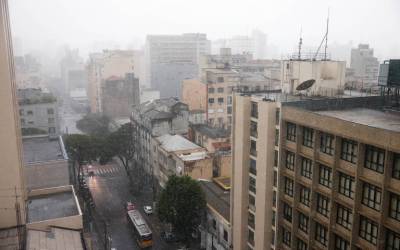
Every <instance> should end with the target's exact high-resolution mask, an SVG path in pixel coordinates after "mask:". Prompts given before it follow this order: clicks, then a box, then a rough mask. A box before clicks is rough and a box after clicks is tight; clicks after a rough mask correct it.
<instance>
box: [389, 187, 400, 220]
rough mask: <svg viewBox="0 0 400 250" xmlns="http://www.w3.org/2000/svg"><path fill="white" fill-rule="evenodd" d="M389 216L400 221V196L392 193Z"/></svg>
mask: <svg viewBox="0 0 400 250" xmlns="http://www.w3.org/2000/svg"><path fill="white" fill-rule="evenodd" d="M389 217H391V218H393V219H395V220H398V221H400V196H399V195H397V194H394V193H390V207H389Z"/></svg>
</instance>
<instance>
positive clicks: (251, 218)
mask: <svg viewBox="0 0 400 250" xmlns="http://www.w3.org/2000/svg"><path fill="white" fill-rule="evenodd" d="M255 221H256V219H255V217H254V214H253V213H251V212H249V213H248V219H247V224H249V227H251V228H253V229H254V225H255Z"/></svg>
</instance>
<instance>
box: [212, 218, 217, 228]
mask: <svg viewBox="0 0 400 250" xmlns="http://www.w3.org/2000/svg"><path fill="white" fill-rule="evenodd" d="M212 228H213V229H214V230H217V221H216V220H215V219H213V220H212Z"/></svg>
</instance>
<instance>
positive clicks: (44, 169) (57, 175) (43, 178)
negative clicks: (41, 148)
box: [24, 160, 70, 190]
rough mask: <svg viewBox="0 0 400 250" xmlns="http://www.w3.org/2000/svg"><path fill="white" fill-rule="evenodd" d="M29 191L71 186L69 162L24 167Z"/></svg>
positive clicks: (53, 162) (40, 163) (41, 163)
mask: <svg viewBox="0 0 400 250" xmlns="http://www.w3.org/2000/svg"><path fill="white" fill-rule="evenodd" d="M24 170H25V183H26V188H27V189H28V190H32V189H39V188H50V187H57V186H65V185H69V184H70V183H69V180H70V176H69V165H68V161H67V160H60V161H50V162H39V163H34V164H28V165H25V167H24Z"/></svg>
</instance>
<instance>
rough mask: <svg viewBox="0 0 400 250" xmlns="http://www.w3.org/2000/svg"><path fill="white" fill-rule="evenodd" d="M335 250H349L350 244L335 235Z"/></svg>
mask: <svg viewBox="0 0 400 250" xmlns="http://www.w3.org/2000/svg"><path fill="white" fill-rule="evenodd" d="M335 250H350V243H349V242H348V241H347V240H345V239H343V238H342V237H340V236H338V235H335Z"/></svg>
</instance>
